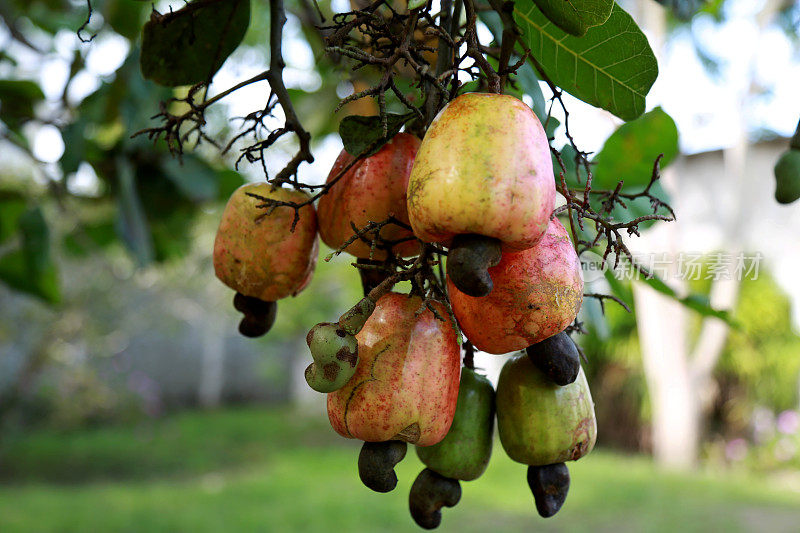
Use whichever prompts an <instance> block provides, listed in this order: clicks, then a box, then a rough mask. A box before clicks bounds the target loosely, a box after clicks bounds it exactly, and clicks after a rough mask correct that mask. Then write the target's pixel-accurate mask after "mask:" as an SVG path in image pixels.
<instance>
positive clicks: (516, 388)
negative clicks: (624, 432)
mask: <svg viewBox="0 0 800 533" xmlns="http://www.w3.org/2000/svg"><path fill="white" fill-rule="evenodd" d="M497 429H498V432H499V433H500V443H501V444H502V445H503V449H504V450H505V451H506V453H507V454H508V456H509V457H510V458H511V459H513V460H514V461H517V462H518V463H522V464H526V465H528V485H529V486H530V488H531V492H532V493H533V497H534V500H535V502H536V510H537V511H538V512H539V514H540V515H541V516H543V517H549V516H553V515H554V514H556V513H557V512H558V510H559V509H560V508H561V506H562V505H563V504H564V501H565V500H566V497H567V492H568V491H569V485H570V479H569V470H568V469H567V467H566V465H565V464H564V462H565V461H577V460H578V459H580V458H581V457H583V456H584V455H586V454H588V453H589V452H590V451H591V450H592V448H593V447H594V443H595V440H596V438H597V422H596V420H595V416H594V404H593V403H592V396H591V393H590V392H589V386H588V385H587V383H586V376H585V375H584V373H583V370H581V371H580V372H579V373H578V378H577V379H576V380H575V381H574V382H573V383H571V384H569V385H566V386H559V385H557V384H555V383H553V382H552V381H551V380H550V378H549V377H547V376H546V375H545V374H544V373H543V372H542V371H541V370H539V369H538V368H537V367H536V365H534V364H533V362H532V361H531V359H530V357H528V356H527V355H526V354H520V355H517V356H514V357H512V358H511V359H509V360H508V362H507V363H506V364H505V365H504V366H503V369H502V371H501V372H500V379H499V380H498V383H497Z"/></svg>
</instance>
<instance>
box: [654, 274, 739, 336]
mask: <svg viewBox="0 0 800 533" xmlns="http://www.w3.org/2000/svg"><path fill="white" fill-rule="evenodd" d="M641 281H642V282H643V283H646V284H647V285H649V286H650V287H652V288H653V289H655V290H656V291H658V292H660V293H661V294H663V295H665V296H668V297H670V298H672V299H673V300H675V301H677V302H680V303H681V304H683V305H685V306H686V307H688V308H689V309H691V310H693V311H696V312H697V313H699V314H701V315H702V316H706V317H714V318H718V319H720V320H722V321H724V322H725V323H726V324H728V325H729V326H731V327H734V328H736V329H739V328H740V327H741V325H740V324H739V323H738V322H736V320H735V319H734V318H733V317H732V316H731V314H730V312H729V311H719V310H717V309H714V308H713V307H711V304H709V302H708V298H707V297H705V296H703V295H701V294H689V295H688V296H683V297H681V296H678V293H677V292H675V290H674V289H672V287H670V286H669V285H667V284H666V283H664V281H663V280H662V279H661V278H659V277H658V276H656V275H653V276H652V277H650V278H644V277H643V278H642V279H641Z"/></svg>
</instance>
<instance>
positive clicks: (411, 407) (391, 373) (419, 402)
mask: <svg viewBox="0 0 800 533" xmlns="http://www.w3.org/2000/svg"><path fill="white" fill-rule="evenodd" d="M421 305H422V300H421V299H420V298H419V297H416V296H415V297H408V296H407V295H405V294H397V293H388V294H386V295H384V296H382V297H381V298H380V299H379V300H378V302H377V305H376V307H375V311H373V312H372V315H371V316H370V317H369V319H368V320H367V322H366V323H365V324H364V327H363V329H362V330H361V331H360V332H359V333H358V335H356V339H357V340H358V355H359V359H360V362H359V364H358V367H357V369H356V373H355V374H354V375H353V377H352V378H350V381H348V382H347V384H346V385H345V386H344V387H342V388H341V389H339V390H337V391H335V392H332V393H330V394H328V418H329V419H330V422H331V425H332V426H333V429H335V430H336V432H337V433H339V434H340V435H342V436H344V437H347V438H356V439H361V440H364V441H368V442H381V441H388V440H403V441H406V442H409V443H411V444H416V445H417V446H430V445H433V444H436V443H437V442H439V441H440V440H442V439H443V438H444V436H445V435H446V434H447V431H448V430H449V429H450V424H452V422H453V415H454V414H455V410H456V400H457V398H458V383H459V378H460V372H461V358H460V354H461V350H460V347H459V344H458V337H457V334H456V331H455V329H454V328H453V326H452V324H451V323H450V321H442V320H439V319H437V318H436V317H435V316H434V315H433V313H432V312H431V311H430V310H428V309H426V310H425V311H423V312H422V313H420V314H419V315H417V314H416V313H417V311H419V309H420V307H421ZM436 309H437V312H438V313H439V314H441V315H442V316H444V317H446V316H447V312H446V310H445V308H444V306H442V305H437V306H436Z"/></svg>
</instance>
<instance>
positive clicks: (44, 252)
mask: <svg viewBox="0 0 800 533" xmlns="http://www.w3.org/2000/svg"><path fill="white" fill-rule="evenodd" d="M19 231H20V234H21V235H22V252H23V253H24V255H25V259H26V261H27V263H28V267H29V268H30V269H31V270H32V271H33V272H34V273H36V274H39V273H41V272H44V271H45V270H46V269H47V266H48V265H49V263H50V231H49V230H48V229H47V222H46V221H45V219H44V215H42V210H41V209H39V208H38V207H34V208H31V209H28V210H27V211H25V212H24V213H23V214H22V216H20V217H19Z"/></svg>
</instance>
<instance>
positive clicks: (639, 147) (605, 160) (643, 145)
mask: <svg viewBox="0 0 800 533" xmlns="http://www.w3.org/2000/svg"><path fill="white" fill-rule="evenodd" d="M659 154H664V157H663V158H662V159H661V167H662V168H664V167H666V166H667V165H669V164H670V163H671V162H672V160H673V159H675V157H676V156H677V155H678V127H677V126H676V125H675V121H674V120H672V117H670V116H669V115H668V114H667V113H665V112H664V110H662V109H661V108H660V107H657V108H655V109H653V110H652V111H648V112H647V113H645V114H644V115H642V116H641V117H639V118H638V119H636V120H633V121H631V122H628V123H626V124H623V125H622V126H620V127H619V129H617V131H615V132H614V133H612V134H611V136H610V137H609V138H608V140H607V141H606V142H605V144H604V145H603V148H602V150H600V152H599V153H598V154H597V157H595V159H594V162H595V163H597V165H595V167H594V169H593V172H592V173H593V179H592V185H593V186H595V187H597V188H599V189H613V188H614V187H616V185H617V182H618V181H620V180H623V181H624V182H625V188H626V189H629V188H630V187H632V186H633V187H637V186H640V187H644V186H646V185H647V184H648V183H649V182H650V177H651V175H652V172H653V163H654V162H655V159H656V157H658V155H659Z"/></svg>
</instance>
